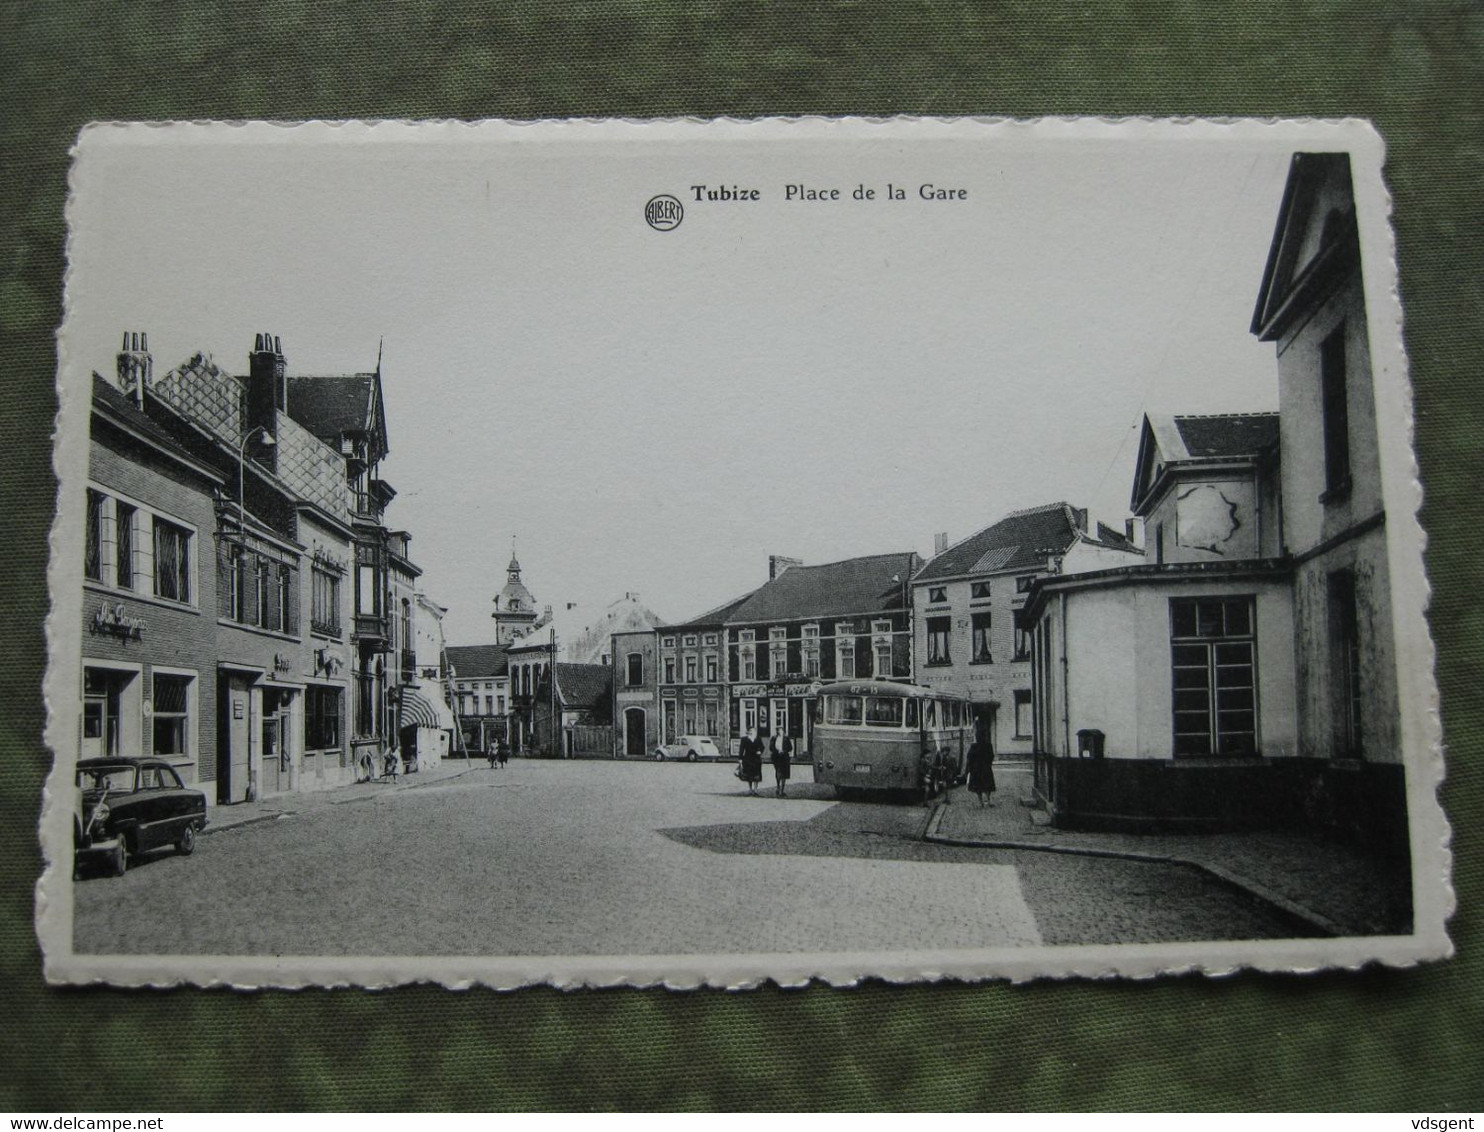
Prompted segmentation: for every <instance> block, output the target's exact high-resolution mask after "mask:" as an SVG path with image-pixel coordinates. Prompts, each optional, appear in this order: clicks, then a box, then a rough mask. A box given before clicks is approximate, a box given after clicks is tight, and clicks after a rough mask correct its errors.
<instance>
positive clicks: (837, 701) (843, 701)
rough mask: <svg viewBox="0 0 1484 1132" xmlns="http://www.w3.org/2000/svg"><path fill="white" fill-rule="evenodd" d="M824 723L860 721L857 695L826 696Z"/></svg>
mask: <svg viewBox="0 0 1484 1132" xmlns="http://www.w3.org/2000/svg"><path fill="white" fill-rule="evenodd" d="M825 701H826V707H825V722H826V723H859V722H860V721H861V698H860V697H859V696H826V697H825Z"/></svg>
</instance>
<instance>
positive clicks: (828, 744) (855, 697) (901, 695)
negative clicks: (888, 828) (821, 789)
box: [812, 680, 974, 797]
mask: <svg viewBox="0 0 1484 1132" xmlns="http://www.w3.org/2000/svg"><path fill="white" fill-rule="evenodd" d="M815 712H816V715H815V722H814V741H813V752H812V757H813V761H814V781H816V782H828V783H830V784H831V785H833V786H834V787H835V790H836V791H837V793H839V795H840V796H841V797H846V796H847V795H850V794H854V793H857V792H862V793H863V792H867V791H870V792H887V791H891V792H903V791H912V792H924V793H925V794H926V795H929V796H930V795H931V794H932V793H934V792H936V790H937V789H939V788H940V787H942V786H943V785H944V784H945V783H951V782H953V781H955V780H956V779H958V778H959V777H960V776H961V775H962V774H963V771H964V761H965V757H966V756H967V754H968V750H969V747H970V745H972V743H973V742H974V716H973V712H972V711H971V710H970V706H969V701H968V700H966V699H964V698H962V697H960V696H950V695H946V694H944V693H942V692H939V691H936V690H934V689H932V688H924V687H921V686H920V685H917V684H901V683H897V682H895V681H891V680H843V681H840V682H839V683H835V684H826V685H824V686H823V687H822V688H820V690H819V698H818V700H817V702H816V706H815Z"/></svg>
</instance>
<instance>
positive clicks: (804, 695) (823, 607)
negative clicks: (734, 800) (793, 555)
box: [660, 551, 922, 758]
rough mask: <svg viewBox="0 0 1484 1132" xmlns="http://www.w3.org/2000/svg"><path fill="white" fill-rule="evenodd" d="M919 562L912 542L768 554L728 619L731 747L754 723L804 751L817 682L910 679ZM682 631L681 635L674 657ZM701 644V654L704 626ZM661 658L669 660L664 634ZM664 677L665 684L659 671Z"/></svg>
mask: <svg viewBox="0 0 1484 1132" xmlns="http://www.w3.org/2000/svg"><path fill="white" fill-rule="evenodd" d="M921 565H922V560H921V558H920V557H919V556H918V554H917V553H916V551H905V552H900V553H895V554H878V555H872V556H869V557H863V558H851V559H847V560H845V561H842V562H831V563H827V564H825V565H822V566H802V565H796V564H795V560H792V559H778V558H776V557H775V558H774V559H772V560H770V565H769V569H770V574H771V577H770V578H769V580H768V581H767V582H766V583H765V584H764V585H762V586H760V587H758V588H757V589H756V590H754V591H753V592H752V593H750V594H748V595H747V596H746V597H745V598H743V599H742V600H741V601H740V602H738V603H737V604H736V606H735V607H734V608H732V609H731V611H730V612H728V613H727V614H726V616H725V617H724V619H723V625H724V628H725V634H724V637H723V638H722V639H723V640H724V642H725V646H726V672H725V674H726V683H727V699H728V705H727V728H728V731H727V734H728V736H729V737H730V744H729V745H730V747H731V748H732V749H733V750H734V751H735V748H736V746H737V744H738V742H739V741H740V737H741V736H742V735H744V734H746V733H747V732H749V731H751V730H753V729H754V728H755V729H757V730H758V731H759V732H761V733H762V734H764V735H777V734H787V735H788V736H789V737H790V738H791V739H792V740H793V743H794V751H795V757H797V758H804V757H805V756H807V754H808V752H809V750H810V747H811V744H812V736H813V723H814V705H815V701H816V698H817V692H818V689H819V686H820V685H821V684H824V683H828V682H830V681H832V680H854V679H867V678H876V679H884V680H904V681H906V680H911V678H912V613H911V608H910V585H911V578H912V575H913V574H914V573H916V571H917V570H918V569H919V568H920V567H921ZM665 632H668V630H666V631H665ZM684 639H685V638H684V637H681V638H679V639H678V640H677V643H676V658H677V660H679V659H681V656H682V653H681V649H682V648H683V647H684ZM696 647H697V648H699V649H700V650H701V653H700V655H701V656H702V657H704V655H705V651H704V650H705V649H706V647H707V646H706V645H705V634H704V633H702V634H698V640H697V645H696ZM660 659H661V664H663V663H664V653H663V642H662V648H661V658H660ZM661 683H662V689H663V677H662V681H661ZM678 702H679V703H684V699H681V700H679V701H678ZM683 720H684V717H683V716H682V720H681V721H682V722H683ZM681 733H683V731H682V732H681Z"/></svg>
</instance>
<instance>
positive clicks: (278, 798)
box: [201, 757, 499, 836]
mask: <svg viewBox="0 0 1484 1132" xmlns="http://www.w3.org/2000/svg"><path fill="white" fill-rule="evenodd" d="M471 770H483V771H486V772H488V771H489V762H488V761H487V760H485V759H483V758H478V759H471V760H470V761H469V762H468V763H465V762H464V760H463V759H462V758H457V757H456V758H451V759H444V760H443V761H442V762H440V763H439V764H438V765H437V766H435V767H429V768H425V769H423V770H419V771H417V772H415V773H413V774H399V775H397V778H396V781H395V782H393V781H391V780H383V779H379V778H378V779H375V780H373V781H371V782H354V783H351V784H349V785H346V786H337V787H335V788H334V789H331V790H309V791H305V792H302V793H293V794H275V795H274V796H273V797H271V798H264V799H261V800H260V801H257V802H237V803H234V804H233V805H230V806H221V805H217V806H212V807H211V808H210V809H209V810H208V811H207V814H206V817H207V824H206V828H205V829H203V830H202V831H201V833H202V836H205V835H207V834H212V833H225V832H226V831H227V830H229V829H241V828H242V827H243V826H247V825H256V824H257V823H258V822H266V821H277V820H278V819H279V818H284V817H288V816H290V815H291V814H297V813H303V812H304V811H306V810H317V809H321V808H323V807H325V806H338V805H345V804H346V803H350V802H369V801H372V800H373V799H376V798H384V797H386V796H387V795H388V794H393V793H396V792H398V791H401V790H416V789H417V788H418V787H419V786H431V785H432V784H433V783H435V782H446V781H447V780H449V779H451V778H457V777H459V776H460V775H462V774H466V773H468V772H469V771H471ZM496 773H499V772H496Z"/></svg>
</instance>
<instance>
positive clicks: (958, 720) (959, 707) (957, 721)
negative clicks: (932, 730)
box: [952, 700, 964, 727]
mask: <svg viewBox="0 0 1484 1132" xmlns="http://www.w3.org/2000/svg"><path fill="white" fill-rule="evenodd" d="M963 725H964V705H963V704H961V703H959V702H958V701H957V700H954V701H953V723H952V726H954V727H962V726H963Z"/></svg>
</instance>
